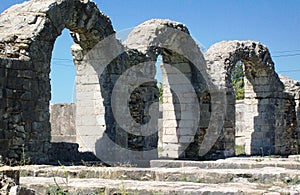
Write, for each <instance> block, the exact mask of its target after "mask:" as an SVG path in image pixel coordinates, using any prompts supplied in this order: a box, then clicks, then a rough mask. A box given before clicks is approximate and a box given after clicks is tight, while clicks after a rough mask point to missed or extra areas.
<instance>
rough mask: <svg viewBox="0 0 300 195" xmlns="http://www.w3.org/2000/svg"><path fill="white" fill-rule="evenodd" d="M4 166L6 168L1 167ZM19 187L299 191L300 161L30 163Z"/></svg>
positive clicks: (149, 192) (120, 192) (120, 191)
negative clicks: (116, 164)
mask: <svg viewBox="0 0 300 195" xmlns="http://www.w3.org/2000/svg"><path fill="white" fill-rule="evenodd" d="M2 169H3V168H2ZM7 169H14V170H18V171H19V172H20V182H19V183H20V185H21V186H22V187H24V188H27V189H33V190H35V191H36V194H49V193H50V194H59V193H60V194H63V193H65V194H100V195H101V194H112V195H125V194H141V195H144V194H145V195H158V194H164V195H169V194H174V195H175V194H177V195H179V194H268V195H273V194H274V195H275V194H293V195H296V194H300V159H299V156H291V157H289V158H270V157H264V158H262V157H251V158H228V159H225V160H217V161H179V160H154V161H151V168H137V167H122V166H119V167H99V166H50V165H29V166H22V167H14V168H10V167H9V168H7Z"/></svg>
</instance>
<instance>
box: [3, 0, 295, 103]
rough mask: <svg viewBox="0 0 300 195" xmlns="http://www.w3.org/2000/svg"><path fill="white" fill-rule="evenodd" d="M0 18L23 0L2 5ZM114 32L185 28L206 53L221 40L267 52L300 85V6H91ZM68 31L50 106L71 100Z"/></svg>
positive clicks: (57, 57) (195, 1)
mask: <svg viewBox="0 0 300 195" xmlns="http://www.w3.org/2000/svg"><path fill="white" fill-rule="evenodd" d="M1 1H2V2H1V3H0V12H3V11H4V10H5V9H7V8H8V7H10V6H11V5H13V4H16V3H21V2H23V1H22V0H9V1H5V0H1ZM94 2H96V3H97V5H98V7H99V9H100V10H101V11H102V12H104V13H105V14H106V15H108V16H109V17H110V19H111V20H112V23H113V26H114V28H115V30H116V31H122V30H124V29H127V28H132V27H135V26H137V25H138V24H140V23H142V22H144V21H146V20H148V19H152V18H167V19H171V20H175V21H179V22H182V23H184V24H186V25H187V27H188V28H189V30H190V32H191V34H192V36H193V37H194V38H195V39H196V40H197V41H198V42H199V43H200V44H201V45H202V46H203V47H205V48H206V49H208V48H209V47H210V46H211V45H212V44H214V43H216V42H219V41H222V40H255V41H259V42H261V43H263V44H265V45H267V46H268V48H269V50H270V52H271V54H272V58H273V61H274V62H275V68H276V71H277V73H279V74H285V75H287V76H289V77H291V78H293V79H295V80H299V81H300V0H151V1H150V0H94ZM72 44H73V42H72V40H71V38H70V36H69V35H68V32H67V31H64V33H63V35H62V36H61V37H59V39H58V40H57V41H56V44H55V49H54V51H53V60H52V65H51V68H52V70H51V79H52V81H51V84H52V103H57V102H70V101H72V99H73V95H72V94H73V93H74V91H73V89H74V83H75V82H74V80H75V70H74V66H73V63H72V60H71V59H72V58H71V53H70V46H71V45H72Z"/></svg>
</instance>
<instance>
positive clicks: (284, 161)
mask: <svg viewBox="0 0 300 195" xmlns="http://www.w3.org/2000/svg"><path fill="white" fill-rule="evenodd" d="M299 159H300V158H299V155H294V156H291V157H290V158H272V157H249V158H239V157H233V158H227V159H221V160H216V161H186V160H152V161H150V166H151V167H166V168H179V167H199V168H203V169H204V168H205V169H253V168H264V167H282V168H286V169H296V170H299V169H300V160H299Z"/></svg>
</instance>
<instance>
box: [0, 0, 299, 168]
mask: <svg viewBox="0 0 300 195" xmlns="http://www.w3.org/2000/svg"><path fill="white" fill-rule="evenodd" d="M0 24H1V26H0V117H1V118H0V155H2V156H3V158H4V159H14V160H17V161H18V160H21V159H22V158H24V154H25V155H26V158H27V157H28V158H30V159H31V162H34V163H45V162H48V161H49V151H51V149H50V148H51V141H52V142H62V141H64V142H70V143H71V142H76V143H77V144H78V146H79V151H80V152H93V153H94V154H96V156H97V157H98V158H100V159H101V160H103V161H106V162H111V161H118V162H128V161H132V162H133V163H136V164H139V163H140V164H141V165H144V164H143V163H145V162H148V163H149V160H151V159H156V158H158V157H163V158H175V159H177V158H189V159H199V158H207V159H216V158H224V157H229V156H234V154H235V151H234V146H235V120H236V118H235V96H234V90H233V87H232V81H231V70H232V68H233V66H234V65H235V64H236V63H237V62H238V61H242V62H243V63H244V65H245V78H244V80H245V100H244V107H245V110H244V111H245V113H244V115H243V117H242V118H241V119H240V120H242V121H243V122H244V124H245V143H246V153H247V154H249V155H257V154H280V155H288V154H294V153H297V150H298V149H297V147H298V145H299V120H300V119H299V85H298V84H296V83H293V82H291V81H288V80H284V81H280V79H279V77H278V75H277V74H276V73H275V71H274V63H273V61H272V59H271V57H270V53H269V51H268V49H267V47H266V46H264V45H262V44H260V43H258V42H254V41H229V42H220V43H216V44H215V45H213V46H212V47H211V48H210V49H209V50H208V51H207V52H206V53H205V54H203V53H202V52H201V50H200V48H199V46H198V45H197V43H196V42H195V41H194V40H193V39H192V38H191V36H190V34H189V30H188V28H187V27H186V26H185V25H183V24H181V23H178V22H174V21H170V20H162V19H153V20H149V21H146V22H144V23H142V24H141V25H139V26H137V27H136V28H135V29H134V30H133V31H132V32H131V33H130V34H129V36H128V38H127V40H125V41H124V42H123V43H121V42H120V41H119V40H118V39H116V37H115V32H114V29H113V27H112V24H111V21H110V19H109V18H108V17H107V16H105V15H104V14H103V13H101V12H100V11H99V9H98V8H97V6H96V4H95V3H93V2H90V1H81V0H56V1H55V0H31V1H28V2H24V3H22V4H19V5H15V6H13V7H11V8H10V9H8V10H7V11H5V12H4V13H2V14H1V15H0ZM65 28H68V29H69V30H70V31H71V35H72V37H73V40H74V42H75V44H74V45H73V46H72V48H71V49H72V55H73V60H74V65H75V67H76V104H75V105H55V106H53V107H52V109H53V108H54V110H56V111H52V112H51V113H52V116H51V119H54V120H55V118H57V120H55V121H56V122H58V121H59V120H60V119H61V117H69V121H68V122H66V121H64V122H65V123H59V124H57V123H53V124H52V125H50V110H49V101H50V99H51V86H50V79H49V73H50V61H51V55H52V49H53V45H54V42H55V40H56V38H57V37H58V36H59V35H60V34H61V32H62V30H63V29H65ZM159 55H161V56H162V61H163V63H162V65H161V69H162V72H163V104H162V115H163V119H162V128H161V129H162V130H161V131H162V132H159V133H158V115H159V106H158V98H159V92H158V88H157V81H156V80H155V79H154V77H155V73H156V68H155V63H156V60H157V57H158V56H159ZM285 85H286V87H285ZM57 110H61V111H58V112H59V113H57ZM55 113H57V114H55ZM72 116H73V117H72ZM51 128H52V129H51ZM65 130H67V131H65ZM69 130H72V131H69ZM67 132H69V133H67ZM65 133H66V134H65ZM62 134H63V135H66V136H65V137H63V136H61V135H62ZM51 136H52V137H51ZM158 140H159V142H160V145H159V147H161V148H158ZM297 140H298V145H297ZM63 146H64V144H62V145H59V148H60V147H62V148H63ZM73 148H76V149H77V145H76V147H75V145H74V147H73V145H72V147H71V149H70V150H73ZM52 151H53V150H52ZM54 151H56V150H54ZM51 158H53V155H52V157H51ZM52 160H55V159H52Z"/></svg>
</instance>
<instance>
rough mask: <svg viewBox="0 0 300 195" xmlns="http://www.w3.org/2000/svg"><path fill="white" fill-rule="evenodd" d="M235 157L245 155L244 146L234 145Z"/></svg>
mask: <svg viewBox="0 0 300 195" xmlns="http://www.w3.org/2000/svg"><path fill="white" fill-rule="evenodd" d="M235 155H236V156H242V155H246V152H245V145H235Z"/></svg>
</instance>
